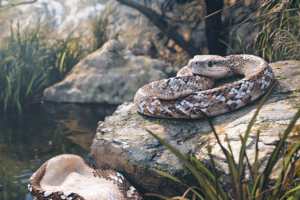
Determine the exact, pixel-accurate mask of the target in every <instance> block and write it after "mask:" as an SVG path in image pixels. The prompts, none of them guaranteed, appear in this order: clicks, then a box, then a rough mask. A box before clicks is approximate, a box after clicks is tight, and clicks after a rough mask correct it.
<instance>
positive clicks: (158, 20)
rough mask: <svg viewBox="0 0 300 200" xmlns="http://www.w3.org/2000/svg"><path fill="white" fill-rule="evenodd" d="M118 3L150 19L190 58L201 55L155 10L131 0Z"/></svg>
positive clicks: (121, 0) (120, 0)
mask: <svg viewBox="0 0 300 200" xmlns="http://www.w3.org/2000/svg"><path fill="white" fill-rule="evenodd" d="M117 1H118V2H120V3H122V4H124V5H127V6H130V7H132V8H134V9H136V10H138V11H140V12H141V13H143V14H144V15H146V17H148V18H149V19H150V21H152V22H153V23H154V24H155V25H156V26H157V27H158V28H159V29H160V30H161V31H162V32H163V33H164V34H165V35H167V36H168V37H169V38H171V39H172V40H174V42H175V43H176V44H178V45H179V46H180V47H181V48H182V49H184V50H186V52H187V53H188V54H189V56H190V57H194V55H201V54H202V53H201V51H200V50H199V49H197V48H196V47H195V46H194V45H193V44H190V43H189V42H187V41H186V40H185V39H184V38H183V37H182V36H181V35H180V34H179V33H177V31H176V30H175V29H174V28H173V27H172V26H171V25H170V24H169V23H168V22H167V21H165V20H164V19H163V17H162V16H161V15H159V14H158V13H157V12H155V11H154V10H152V9H150V8H147V7H145V6H142V5H140V4H137V3H135V2H131V1H129V0H117Z"/></svg>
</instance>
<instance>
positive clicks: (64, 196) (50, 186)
mask: <svg viewBox="0 0 300 200" xmlns="http://www.w3.org/2000/svg"><path fill="white" fill-rule="evenodd" d="M28 190H29V192H30V194H31V196H32V197H33V198H34V199H37V200H98V199H103V200H106V199H111V200H127V199H128V200H142V197H141V195H140V194H139V193H138V191H137V190H136V189H135V188H134V187H133V186H132V185H130V183H129V182H128V181H127V179H126V178H125V177H124V176H123V175H122V174H120V173H118V172H116V171H114V170H111V169H109V170H100V169H93V168H91V167H90V166H89V165H88V163H87V162H86V161H85V160H84V159H83V158H81V157H80V156H77V155H72V154H62V155H59V156H55V157H53V158H51V159H50V160H48V161H46V162H45V163H44V164H43V165H42V166H41V167H40V168H39V169H38V170H37V171H36V172H35V173H34V174H33V175H32V176H31V177H30V179H29V180H28Z"/></svg>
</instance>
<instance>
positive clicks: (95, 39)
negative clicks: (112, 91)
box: [0, 17, 109, 114]
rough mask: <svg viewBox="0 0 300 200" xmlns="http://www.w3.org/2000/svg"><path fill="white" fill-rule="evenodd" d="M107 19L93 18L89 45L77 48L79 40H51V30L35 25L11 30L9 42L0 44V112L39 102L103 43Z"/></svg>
mask: <svg viewBox="0 0 300 200" xmlns="http://www.w3.org/2000/svg"><path fill="white" fill-rule="evenodd" d="M107 24H108V22H107V18H105V17H104V18H100V17H97V18H95V20H94V21H92V23H91V25H92V27H94V28H93V35H92V37H91V39H90V41H92V42H91V44H90V45H89V47H87V48H86V49H82V48H81V42H82V37H81V36H79V37H77V38H73V37H72V35H73V33H74V31H76V28H75V29H74V30H73V31H72V32H71V33H70V35H69V36H68V38H66V39H55V36H53V35H56V33H55V30H54V29H53V28H52V29H49V28H47V26H46V25H45V23H38V24H37V26H36V27H35V28H28V27H27V28H25V29H24V30H20V28H19V24H17V29H16V30H14V29H13V28H12V26H11V35H10V38H9V41H8V42H6V43H4V42H2V43H1V44H0V72H1V73H0V111H4V112H5V113H7V111H8V110H10V111H15V110H17V111H18V112H19V114H21V112H22V107H23V106H24V105H26V104H31V103H34V102H36V101H39V100H40V97H42V94H43V91H44V89H45V88H46V87H49V86H51V85H53V84H55V83H57V82H59V81H61V80H62V79H63V78H64V77H65V75H66V74H67V73H68V72H69V71H70V70H71V69H72V68H73V67H74V66H75V65H76V64H77V63H78V62H79V61H80V60H81V59H82V58H84V57H85V56H86V55H87V54H88V53H90V52H92V51H94V50H96V49H97V48H100V47H101V46H102V45H103V44H104V43H105V42H106V41H107V40H108V38H107V31H108V29H109V27H108V25H107Z"/></svg>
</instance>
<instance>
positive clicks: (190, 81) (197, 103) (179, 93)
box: [134, 54, 274, 118]
mask: <svg viewBox="0 0 300 200" xmlns="http://www.w3.org/2000/svg"><path fill="white" fill-rule="evenodd" d="M238 74H239V75H244V76H245V77H244V78H243V79H241V80H239V81H235V82H233V83H230V84H227V85H224V86H221V87H218V88H212V86H213V84H214V80H217V79H220V78H224V77H230V76H234V75H238ZM273 80H274V74H273V71H272V68H271V67H270V65H269V64H268V63H267V62H266V61H265V60H264V59H262V58H260V57H257V56H253V55H247V54H243V55H231V56H226V57H221V56H216V55H201V56H195V57H194V58H193V59H191V60H190V61H189V63H188V65H187V66H185V67H183V68H182V69H181V70H179V72H178V73H177V76H176V77H173V78H169V79H164V80H160V81H155V82H152V83H149V84H147V85H145V86H143V87H141V88H140V89H139V90H138V91H137V93H136V94H135V97H134V104H135V106H136V108H137V110H138V112H140V113H142V114H144V115H148V116H153V117H163V118H203V117H204V115H203V113H205V114H206V115H208V116H217V115H220V114H224V113H227V112H230V111H233V110H236V109H239V108H241V107H243V106H245V105H247V104H249V103H251V102H253V101H254V100H256V99H257V98H258V97H260V96H261V95H263V94H264V93H265V92H266V91H267V90H268V89H269V88H270V87H271V85H272V82H273Z"/></svg>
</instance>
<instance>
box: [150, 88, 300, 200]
mask: <svg viewBox="0 0 300 200" xmlns="http://www.w3.org/2000/svg"><path fill="white" fill-rule="evenodd" d="M275 84H276V83H274V84H273V86H272V87H271V89H270V90H269V91H268V93H267V94H266V95H265V96H264V98H263V99H262V101H261V103H260V104H259V106H258V108H257V110H256V112H255V114H254V115H253V117H252V119H251V121H250V123H249V125H248V128H247V130H246V133H245V135H244V136H242V135H240V138H241V141H242V146H241V151H240V155H239V160H238V163H235V161H234V158H233V155H232V152H231V150H230V149H231V147H230V144H229V145H228V146H229V150H230V151H228V150H227V149H226V148H225V147H224V146H223V145H222V143H221V142H220V140H219V137H218V134H217V133H216V131H215V129H214V127H213V125H212V123H211V121H210V120H209V119H208V118H207V119H208V122H209V124H210V126H211V128H212V130H213V133H214V135H215V137H216V139H217V141H218V143H219V145H220V146H221V149H222V151H223V153H224V155H225V157H226V160H227V163H228V167H229V169H230V176H231V183H232V184H231V186H232V189H231V190H230V191H229V192H228V195H227V194H226V193H225V191H224V190H223V188H222V187H221V184H220V183H219V182H218V177H217V174H216V171H217V169H216V168H215V164H214V160H213V155H212V154H211V147H210V146H208V153H209V156H210V159H211V165H212V169H213V173H212V172H210V171H209V170H208V169H207V168H206V167H205V166H204V165H203V164H202V163H200V162H199V161H198V160H197V159H196V158H194V157H193V156H191V155H189V154H186V155H184V154H182V153H181V152H180V151H179V150H177V149H176V148H174V147H173V146H171V145H170V144H168V143H167V142H165V141H164V140H162V139H161V138H159V137H158V136H157V135H155V134H153V133H152V132H150V131H149V132H150V134H151V135H152V136H153V137H155V138H156V139H157V140H159V141H160V142H161V143H162V144H163V145H164V146H166V147H167V148H168V149H169V150H170V151H171V152H173V153H174V154H175V155H176V156H177V157H178V158H179V159H180V160H181V161H182V162H183V163H184V164H185V165H186V167H187V168H188V169H189V170H190V171H191V173H192V174H193V175H194V177H195V178H196V179H197V180H198V182H199V187H197V186H193V187H190V186H187V187H188V191H189V190H190V191H192V192H193V199H196V197H198V198H199V199H202V200H204V199H223V200H227V199H228V197H229V198H231V199H237V200H246V199H255V200H263V199H269V200H273V199H285V198H286V197H287V196H289V198H288V199H289V200H296V199H298V197H299V195H300V194H299V192H296V191H297V190H300V186H299V185H296V186H295V185H294V183H293V179H294V178H295V176H296V175H298V174H299V163H298V164H296V163H297V162H296V161H297V160H298V158H299V155H298V154H297V152H298V151H299V150H300V142H299V141H297V142H295V144H294V145H293V146H290V148H289V150H288V152H287V154H286V157H285V162H284V164H283V168H282V171H281V173H280V174H279V176H278V177H277V180H276V181H275V183H274V184H273V185H272V186H271V185H270V175H271V173H272V169H273V167H274V166H275V164H276V162H277V161H278V160H279V158H280V157H281V156H282V155H283V153H285V152H284V151H283V148H284V143H285V142H286V139H287V138H288V135H289V133H290V132H291V131H292V130H293V131H295V130H298V128H299V127H298V126H295V123H296V121H297V120H298V119H299V117H300V110H299V111H298V112H297V114H296V116H295V117H294V119H293V120H292V122H291V123H290V125H289V126H288V127H287V129H286V130H285V132H284V134H283V136H282V138H281V140H280V141H279V142H278V144H277V146H276V148H275V150H274V151H273V152H272V154H271V156H270V157H269V160H268V162H267V165H266V166H265V168H264V170H262V172H259V171H260V170H259V164H258V153H259V152H258V141H259V135H260V131H257V135H256V149H255V150H256V153H255V162H254V167H251V165H250V163H249V159H248V157H247V153H246V142H247V139H248V137H249V133H250V130H251V127H252V126H253V123H254V121H255V119H256V117H257V115H258V113H259V110H260V109H261V108H262V105H263V103H264V102H265V100H266V98H267V96H268V95H269V93H270V92H271V90H272V88H273V87H274V86H275ZM297 127H298V128H297ZM227 142H229V140H228V141H227ZM230 152H231V153H230ZM188 160H189V161H190V162H189V161H188ZM246 165H247V167H248V169H250V170H249V171H250V177H251V178H250V179H248V180H247V179H246V178H245V174H246ZM157 173H159V174H160V175H162V176H165V177H167V178H170V179H172V180H174V181H177V182H179V183H182V182H181V181H179V180H178V179H176V178H175V177H173V176H171V175H169V174H167V173H165V172H162V171H158V170H157ZM287 177H290V179H289V180H290V181H288V179H287ZM292 186H293V187H292ZM186 193H187V192H186ZM186 193H185V194H184V195H183V196H182V197H173V198H172V199H186V198H185V196H186ZM147 195H148V196H157V197H160V198H162V199H170V198H168V197H165V196H163V195H158V194H147Z"/></svg>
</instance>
